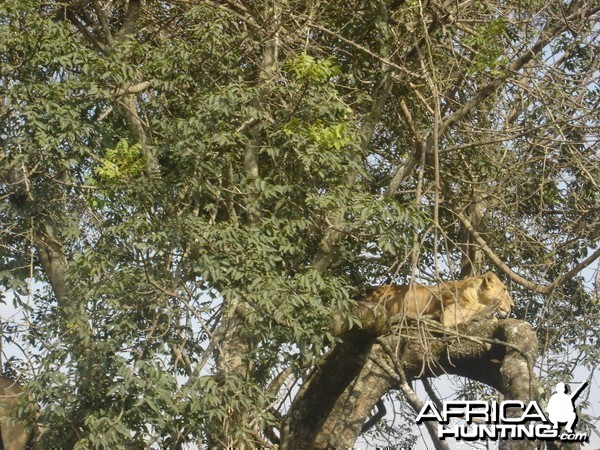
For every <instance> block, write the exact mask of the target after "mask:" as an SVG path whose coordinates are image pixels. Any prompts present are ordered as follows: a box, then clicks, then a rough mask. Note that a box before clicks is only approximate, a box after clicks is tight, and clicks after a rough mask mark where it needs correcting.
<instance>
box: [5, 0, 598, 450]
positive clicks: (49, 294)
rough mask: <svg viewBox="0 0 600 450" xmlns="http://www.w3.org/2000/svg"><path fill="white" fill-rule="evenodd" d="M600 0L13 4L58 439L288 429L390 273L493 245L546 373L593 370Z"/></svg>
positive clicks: (29, 344)
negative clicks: (338, 325)
mask: <svg viewBox="0 0 600 450" xmlns="http://www.w3.org/2000/svg"><path fill="white" fill-rule="evenodd" d="M599 9H600V8H599V6H598V4H597V2H595V1H593V0H570V1H563V0H560V1H551V2H543V1H537V0H532V1H527V2H516V1H510V0H506V1H491V0H465V1H462V2H458V1H442V0H404V1H403V0H399V1H398V0H367V1H350V2H347V1H346V2H340V1H327V2H325V1H321V0H311V1H302V2H301V1H295V0H272V1H269V2H266V1H252V2H251V1H243V0H240V1H236V0H215V1H202V0H173V1H162V0H145V1H142V0H74V1H66V2H59V1H54V0H50V1H46V2H38V1H33V0H5V1H3V2H2V4H0V146H1V147H0V223H1V227H0V296H1V297H0V298H3V299H4V301H5V302H7V303H11V302H14V303H15V304H16V305H18V307H19V308H20V309H21V310H22V311H23V314H21V315H20V316H18V317H17V318H14V319H10V318H7V317H3V323H2V333H3V338H4V340H5V347H7V344H6V342H8V343H11V342H16V343H18V344H19V348H20V350H19V351H17V352H16V353H14V354H13V356H12V357H10V358H7V359H5V363H6V364H5V366H6V367H5V368H4V369H5V370H4V371H5V372H7V373H9V374H11V375H13V376H14V375H17V374H20V375H22V378H21V381H22V382H23V383H24V384H27V385H28V388H29V391H30V392H31V393H32V395H33V396H34V397H35V398H36V400H37V401H38V402H39V404H40V405H41V416H40V417H39V422H40V423H41V424H44V425H46V426H47V430H46V432H45V434H44V439H43V441H44V445H46V446H48V448H52V447H56V446H60V447H61V448H147V447H149V446H152V445H153V446H154V447H153V448H173V449H175V448H182V447H181V446H185V445H193V444H195V445H198V446H199V447H202V446H203V445H215V446H221V447H232V448H262V447H268V446H275V445H281V447H282V448H285V444H286V443H285V441H284V442H281V440H282V439H285V435H284V436H282V423H287V424H288V425H289V423H290V421H291V420H292V419H290V417H288V413H289V411H290V403H291V401H292V400H293V399H294V397H295V396H297V395H302V392H303V390H302V389H304V387H305V385H306V383H307V380H308V379H310V376H309V373H311V370H312V369H313V368H315V367H318V366H319V365H320V364H321V363H322V361H323V355H325V354H326V352H327V351H328V349H330V348H331V347H332V346H334V344H335V343H336V342H338V341H339V337H336V336H333V334H332V323H333V321H334V318H335V317H338V318H339V317H340V316H341V317H343V318H344V320H346V321H347V322H348V323H354V325H355V326H356V322H358V321H359V320H358V319H359V318H357V317H356V316H355V315H354V314H352V307H351V305H352V303H353V301H354V300H359V299H360V298H361V296H362V295H364V292H365V291H366V290H367V289H368V288H369V287H370V286H373V285H378V284H383V283H388V282H395V283H408V282H409V281H411V280H413V281H417V282H424V283H433V282H435V281H436V280H439V279H446V280H450V279H458V278H464V277H467V276H471V275H479V274H481V273H483V272H485V271H486V270H493V271H494V272H495V273H497V274H498V275H499V276H500V277H501V278H502V279H503V281H504V282H505V283H506V284H507V285H508V286H509V287H510V290H511V292H512V295H513V298H514V300H515V303H516V308H515V311H514V312H513V317H515V318H517V319H519V320H523V321H526V322H528V323H530V324H531V325H532V326H533V329H534V331H535V333H536V335H537V339H538V340H539V342H540V355H541V356H540V358H539V359H538V360H537V362H536V369H535V371H536V373H537V374H542V377H541V378H543V379H544V380H546V381H547V382H548V383H549V385H550V386H551V385H552V384H553V383H555V381H556V380H559V379H560V380H563V381H564V380H567V379H570V378H569V377H571V374H572V371H573V370H574V368H575V367H580V368H587V371H588V372H589V371H590V370H593V368H594V365H595V364H597V361H598V359H599V356H600V355H599V354H598V351H599V350H598V349H599V348H600V347H599V346H598V329H599V325H598V313H599V312H600V303H599V297H598V283H599V279H598V256H599V255H600V250H599V249H598V245H599V240H600V239H599V238H600V221H599V220H598V217H599V214H600V191H599V190H598V182H599V180H600V164H599V153H598V133H599V123H598V110H599V104H598V99H599V98H600V96H599V90H600V89H599V84H598V77H599V73H600V72H599V64H600V59H599V58H597V52H598V45H599V38H598V33H599V32H600V27H599V24H598V14H599ZM3 308H4V307H3ZM567 324H568V326H567ZM338 345H339V344H338ZM573 352H574V353H573ZM568 354H571V355H572V356H570V358H569V359H568V360H566V359H565V355H568ZM573 355H574V356H573ZM5 356H6V355H5ZM9 356H10V355H9ZM329 361H330V360H329ZM491 384H492V385H493V383H491ZM299 392H300V394H299ZM400 402H401V400H400ZM368 412H369V411H366V413H365V414H364V416H363V419H365V420H366V419H367V418H368V416H367V413H368ZM294 417H296V416H294ZM298 417H299V418H298V419H297V420H299V421H302V420H303V419H302V417H301V415H299V416H298ZM294 420H296V419H294ZM593 420H594V418H592V417H584V416H583V415H582V416H581V418H580V423H581V424H583V425H580V426H585V424H586V423H587V424H589V423H591V422H590V421H593ZM369 432H370V433H371V434H373V433H374V432H376V433H379V439H380V440H379V441H378V442H386V441H387V442H389V443H392V444H394V443H406V441H403V439H406V436H407V434H404V435H403V434H402V433H399V432H398V429H396V432H394V430H393V429H391V428H389V427H387V428H386V426H385V425H383V426H382V425H381V423H380V425H379V428H377V427H375V428H372V429H371V430H370V431H369ZM355 434H356V433H355ZM354 437H356V436H354ZM381 439H383V441H382V440H381ZM183 448H191V447H183Z"/></svg>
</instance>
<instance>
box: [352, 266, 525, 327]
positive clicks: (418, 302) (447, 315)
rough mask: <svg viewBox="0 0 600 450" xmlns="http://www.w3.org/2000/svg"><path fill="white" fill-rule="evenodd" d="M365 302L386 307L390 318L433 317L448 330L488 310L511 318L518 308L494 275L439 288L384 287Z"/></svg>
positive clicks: (376, 290) (437, 286) (448, 283)
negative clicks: (514, 310)
mask: <svg viewBox="0 0 600 450" xmlns="http://www.w3.org/2000/svg"><path fill="white" fill-rule="evenodd" d="M364 301H365V302H367V303H377V304H381V305H383V306H385V309H386V310H387V312H388V313H389V314H390V316H398V315H401V316H405V317H408V318H411V319H418V318H420V317H423V316H429V317H433V318H434V319H436V320H439V321H440V322H441V323H442V324H443V325H444V326H446V327H450V326H455V325H458V324H460V323H465V322H468V321H469V320H471V319H472V318H473V317H474V316H475V315H477V314H479V313H481V312H482V311H484V310H486V309H488V307H489V308H494V309H495V310H496V311H497V312H498V314H499V316H500V317H507V316H508V314H509V313H510V310H511V308H512V306H514V302H513V300H512V298H511V296H510V294H509V293H508V290H507V289H506V286H505V285H504V283H502V281H500V279H499V278H498V277H497V276H496V275H495V274H494V273H492V272H487V273H486V274H485V275H481V276H478V277H471V278H465V279H464V280H459V281H448V282H444V283H440V284H437V285H435V286H422V285H419V284H413V285H412V286H396V285H387V286H381V287H378V288H377V289H375V291H374V292H373V293H371V294H370V295H369V296H368V297H366V298H365V299H364ZM494 309H492V310H494Z"/></svg>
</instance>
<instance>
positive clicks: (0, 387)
mask: <svg viewBox="0 0 600 450" xmlns="http://www.w3.org/2000/svg"><path fill="white" fill-rule="evenodd" d="M22 394H23V388H22V387H21V386H19V384H18V383H17V382H16V381H13V380H11V379H10V378H7V377H5V376H4V375H0V419H2V420H1V421H0V437H1V438H2V441H1V443H2V446H3V447H2V448H4V450H26V449H27V448H30V447H29V445H31V441H32V438H33V430H28V429H27V428H26V427H25V426H24V425H22V424H21V423H18V422H15V421H14V420H15V419H14V410H15V409H16V408H17V406H18V405H19V401H20V398H21V395H22Z"/></svg>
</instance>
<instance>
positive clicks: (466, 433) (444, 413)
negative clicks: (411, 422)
mask: <svg viewBox="0 0 600 450" xmlns="http://www.w3.org/2000/svg"><path fill="white" fill-rule="evenodd" d="M588 383H589V380H587V381H584V382H583V383H581V384H580V385H579V387H578V388H577V390H576V391H575V392H574V393H573V394H568V393H567V387H566V386H565V383H558V384H557V385H556V389H555V393H554V394H553V395H552V396H551V397H550V399H549V401H548V406H547V408H546V413H547V415H546V414H544V413H543V412H542V409H541V408H540V406H539V405H538V403H537V402H536V401H531V402H528V403H525V402H522V401H520V400H505V401H503V402H496V401H491V402H487V401H444V402H442V404H441V405H440V409H438V408H437V407H436V405H435V404H434V403H433V402H432V401H428V402H426V403H425V405H424V406H423V408H422V409H421V411H420V412H419V414H418V415H417V419H416V423H417V424H421V423H423V422H424V421H433V420H434V421H436V422H438V437H439V438H440V439H446V438H448V437H452V438H455V439H459V440H460V439H464V440H466V441H475V440H485V439H489V440H492V441H495V440H498V439H515V440H525V439H529V440H536V439H542V440H561V441H566V442H569V441H578V442H583V441H587V439H588V436H587V433H576V432H575V431H574V427H575V424H576V423H577V412H576V411H575V404H574V402H575V399H576V398H577V397H578V396H579V394H581V392H583V390H584V389H585V387H586V386H587V385H588ZM452 419H456V420H454V421H453V424H452V425H450V421H451V420H452ZM560 424H565V427H564V431H563V432H562V433H561V432H560Z"/></svg>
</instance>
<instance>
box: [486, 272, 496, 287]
mask: <svg viewBox="0 0 600 450" xmlns="http://www.w3.org/2000/svg"><path fill="white" fill-rule="evenodd" d="M495 281H496V275H495V274H494V272H486V274H485V275H484V276H483V284H484V286H487V285H492V284H494V282H495Z"/></svg>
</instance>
